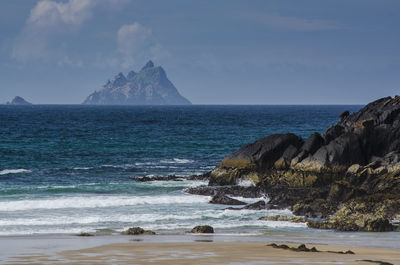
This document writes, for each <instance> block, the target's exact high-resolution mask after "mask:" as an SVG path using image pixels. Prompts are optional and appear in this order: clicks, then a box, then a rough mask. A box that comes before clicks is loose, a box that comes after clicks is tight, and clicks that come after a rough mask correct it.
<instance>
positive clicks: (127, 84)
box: [83, 61, 191, 105]
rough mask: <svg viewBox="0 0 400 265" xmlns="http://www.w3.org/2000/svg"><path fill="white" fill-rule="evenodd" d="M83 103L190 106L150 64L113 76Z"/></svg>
mask: <svg viewBox="0 0 400 265" xmlns="http://www.w3.org/2000/svg"><path fill="white" fill-rule="evenodd" d="M83 104H95V105H190V104H191V103H190V101H189V100H187V99H186V98H184V97H183V96H182V95H181V94H179V92H178V90H177V89H176V88H175V86H174V85H173V84H172V83H171V81H169V79H168V78H167V74H166V73H165V71H164V69H163V68H162V67H161V66H154V63H153V62H152V61H149V62H147V64H146V65H145V66H144V67H143V68H142V69H141V70H140V71H139V72H138V73H136V72H135V71H130V72H129V73H128V75H127V76H124V75H123V74H122V73H119V74H118V75H116V76H115V77H114V78H113V79H112V80H108V82H107V83H106V84H105V85H104V86H103V87H102V88H101V89H100V90H99V91H95V92H94V93H92V94H91V95H89V96H88V97H87V98H86V100H85V101H84V102H83Z"/></svg>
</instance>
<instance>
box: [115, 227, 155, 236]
mask: <svg viewBox="0 0 400 265" xmlns="http://www.w3.org/2000/svg"><path fill="white" fill-rule="evenodd" d="M122 234H123V235H155V234H156V233H155V232H153V231H151V230H144V229H143V228H141V227H132V228H128V230H126V231H123V232H122Z"/></svg>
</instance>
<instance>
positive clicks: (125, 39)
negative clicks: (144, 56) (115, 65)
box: [117, 23, 151, 55]
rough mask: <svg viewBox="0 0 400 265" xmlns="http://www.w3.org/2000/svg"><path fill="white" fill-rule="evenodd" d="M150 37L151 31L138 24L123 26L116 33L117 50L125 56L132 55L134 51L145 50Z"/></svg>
mask: <svg viewBox="0 0 400 265" xmlns="http://www.w3.org/2000/svg"><path fill="white" fill-rule="evenodd" d="M150 36H151V29H149V28H146V27H144V26H142V25H140V24H139V23H133V24H130V25H123V26H121V27H120V28H119V30H118V33H117V40H118V46H119V50H120V51H121V52H122V53H124V54H126V55H133V54H134V53H135V52H136V51H139V50H141V49H143V48H146V46H147V45H148V42H149V37H150Z"/></svg>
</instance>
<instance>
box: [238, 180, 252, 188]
mask: <svg viewBox="0 0 400 265" xmlns="http://www.w3.org/2000/svg"><path fill="white" fill-rule="evenodd" d="M237 185H239V186H242V187H252V186H255V185H254V182H253V181H252V180H250V179H241V180H239V182H238V183H237Z"/></svg>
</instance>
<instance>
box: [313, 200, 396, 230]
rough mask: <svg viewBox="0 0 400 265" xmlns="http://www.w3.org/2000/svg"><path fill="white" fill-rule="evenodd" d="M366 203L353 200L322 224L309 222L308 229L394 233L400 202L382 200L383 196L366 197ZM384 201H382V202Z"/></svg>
mask: <svg viewBox="0 0 400 265" xmlns="http://www.w3.org/2000/svg"><path fill="white" fill-rule="evenodd" d="M363 199H364V201H360V199H358V200H352V201H350V202H348V203H346V204H344V205H342V207H341V208H340V209H339V210H338V211H336V213H335V215H333V216H331V217H329V218H327V219H326V220H324V221H322V222H315V221H309V222H308V223H307V225H308V227H311V228H319V229H335V230H340V231H367V232H386V231H393V230H394V229H395V227H394V226H393V225H392V224H391V222H390V221H391V219H392V216H393V215H394V213H396V212H397V211H398V209H400V200H382V196H376V197H375V198H372V197H364V198H363ZM380 200H382V201H383V202H382V201H380Z"/></svg>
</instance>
